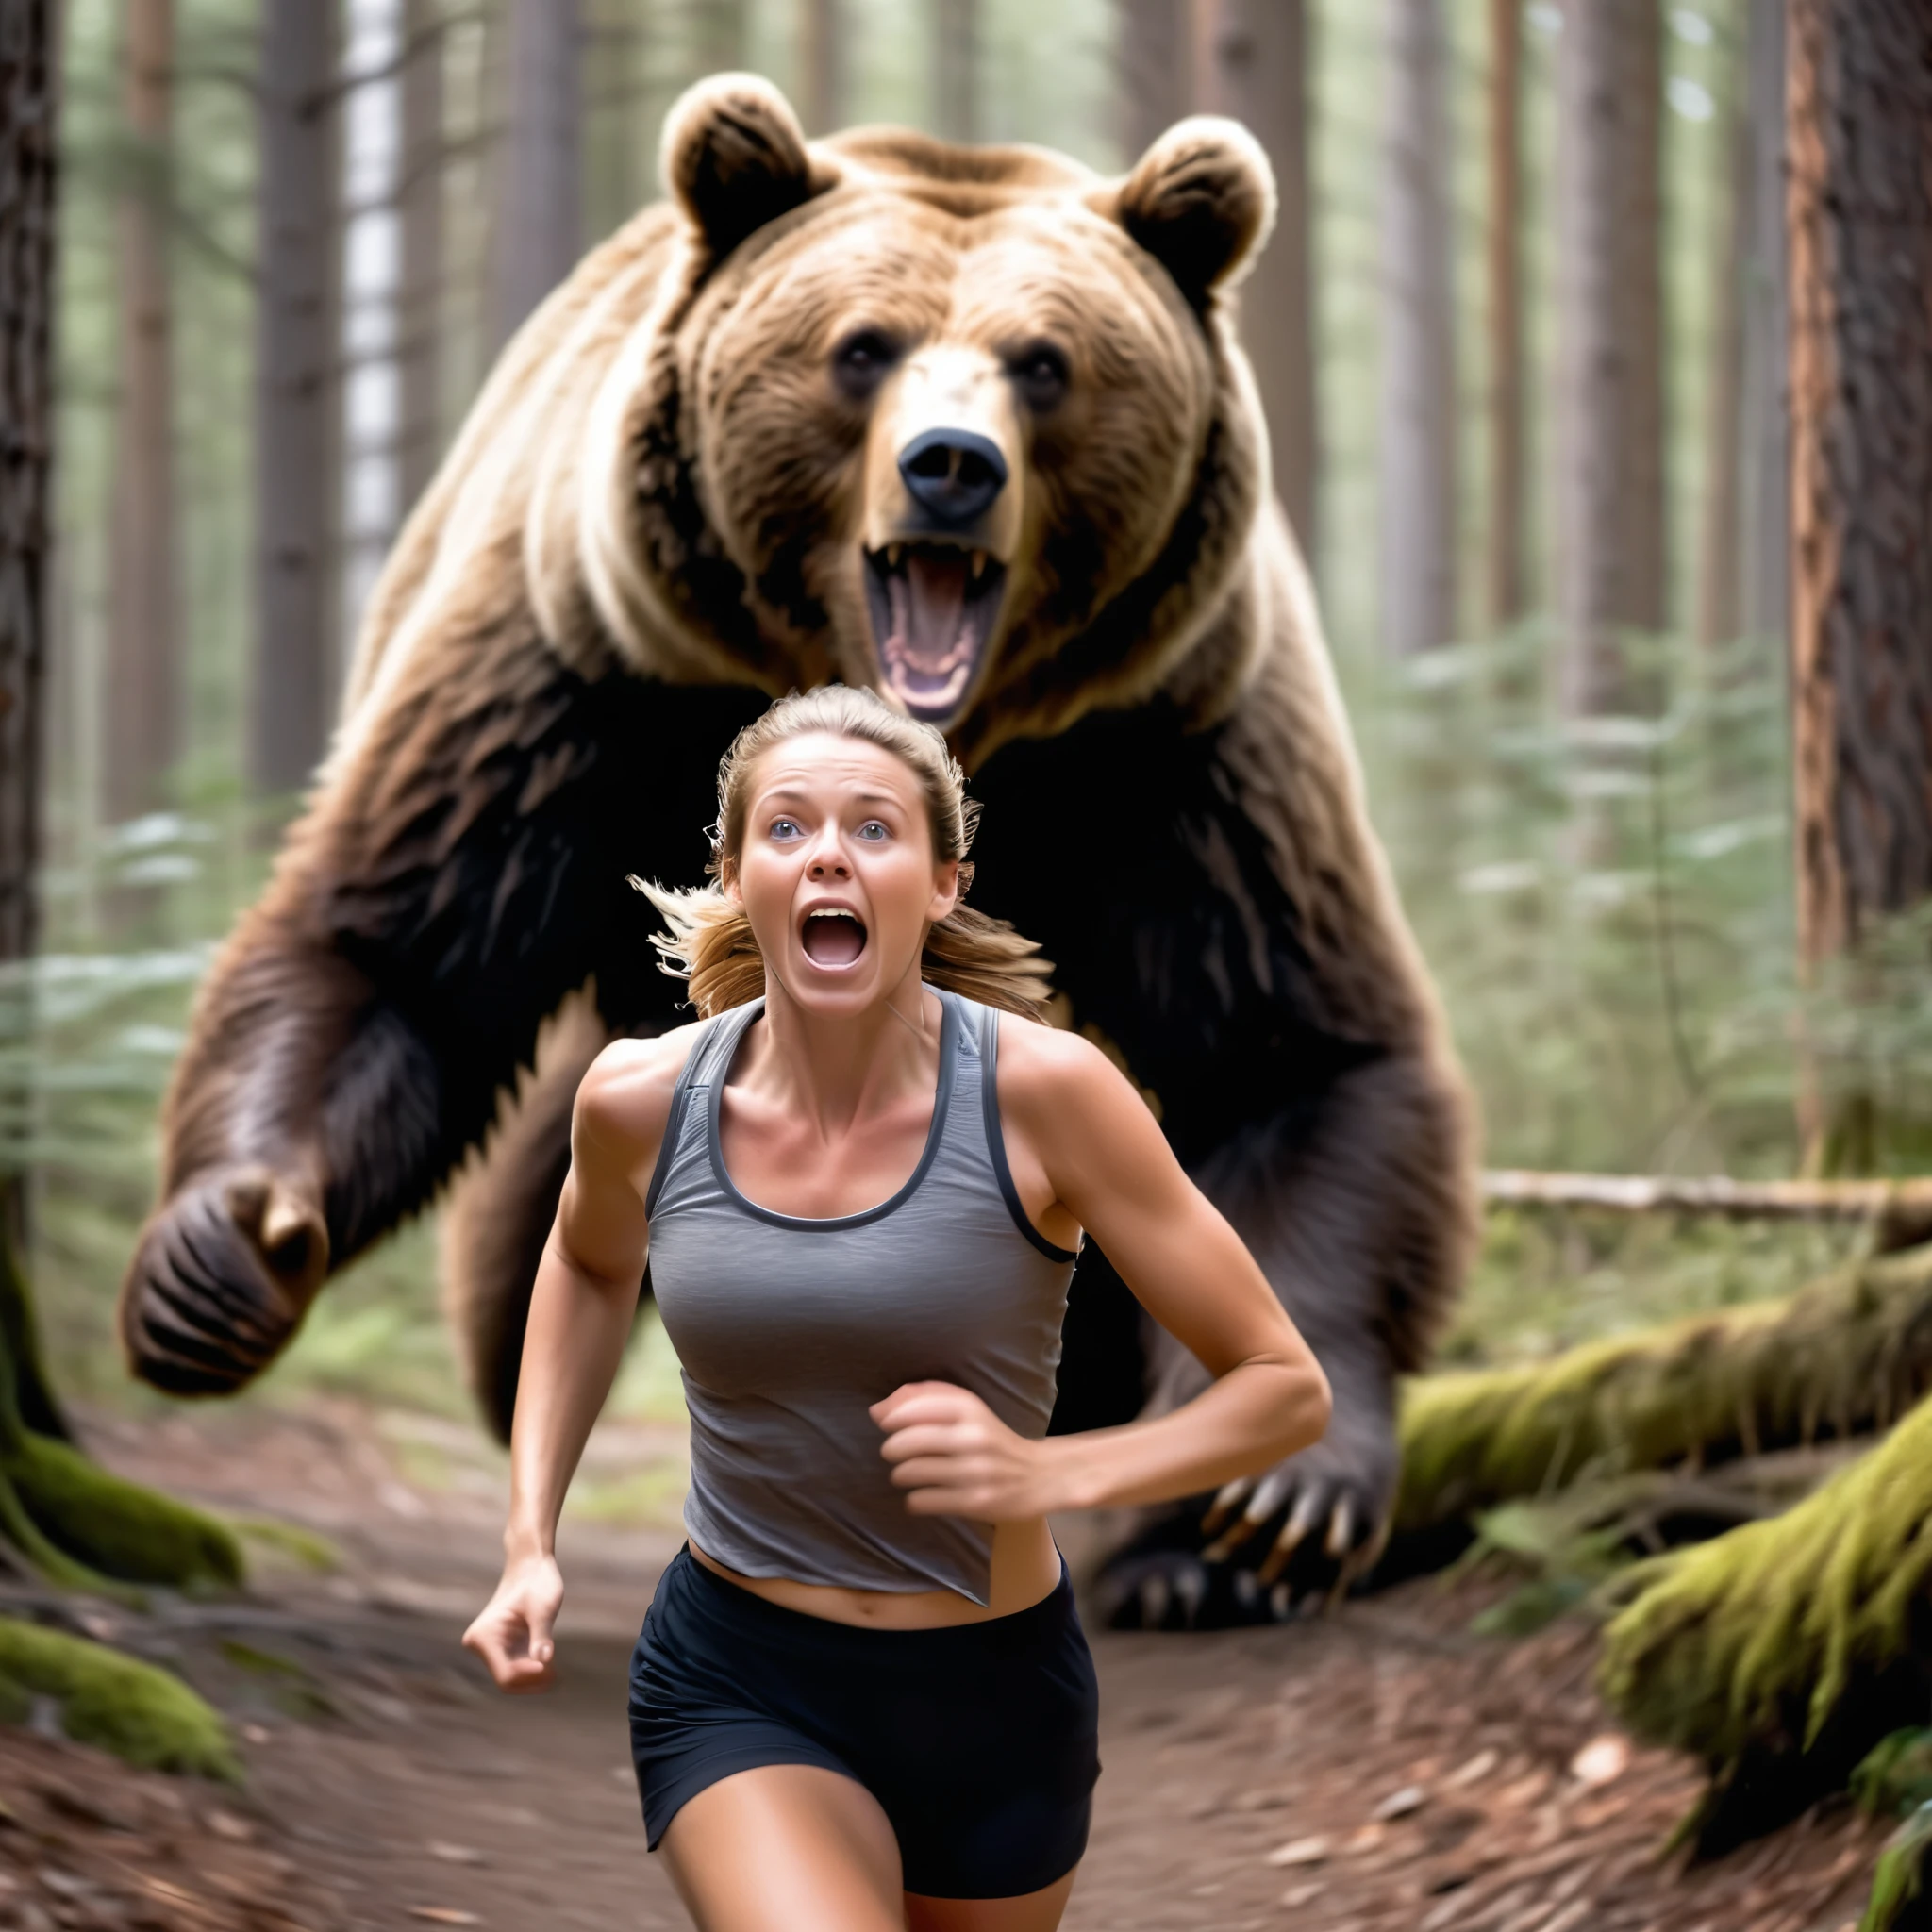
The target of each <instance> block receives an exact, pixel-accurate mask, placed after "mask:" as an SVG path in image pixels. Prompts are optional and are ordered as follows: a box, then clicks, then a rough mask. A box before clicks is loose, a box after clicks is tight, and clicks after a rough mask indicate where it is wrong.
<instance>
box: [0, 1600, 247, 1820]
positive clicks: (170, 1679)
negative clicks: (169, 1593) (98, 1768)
mask: <svg viewBox="0 0 1932 1932" xmlns="http://www.w3.org/2000/svg"><path fill="white" fill-rule="evenodd" d="M0 1680H5V1682H7V1683H8V1684H9V1685H12V1686H13V1687H15V1689H16V1690H17V1691H24V1692H26V1693H28V1694H29V1695H31V1696H37V1697H51V1698H54V1699H55V1700H56V1701H57V1702H58V1704H59V1706H60V1718H61V1726H62V1728H63V1729H64V1730H65V1731H66V1733H67V1735H68V1736H69V1737H70V1738H73V1739H74V1740H75V1741H76V1742H79V1743H83V1744H92V1745H95V1746H96V1747H98V1748H99V1749H101V1750H103V1751H111V1752H112V1753H113V1754H114V1756H115V1757H122V1758H125V1759H126V1761H127V1762H128V1763H129V1764H137V1765H141V1766H142V1767H144V1768H146V1769H148V1770H153V1771H174V1772H187V1773H192V1774H195V1775H198V1776H201V1777H212V1778H219V1779H221V1780H223V1781H224V1782H225V1783H229V1784H235V1783H239V1782H240V1781H241V1776H242V1767H241V1762H240V1760H239V1759H238V1758H237V1757H236V1755H235V1746H234V1742H233V1740H231V1739H230V1738H229V1736H228V1728H227V1726H226V1724H224V1723H223V1722H222V1719H221V1717H220V1716H219V1715H218V1714H217V1713H216V1712H215V1711H214V1710H213V1709H212V1708H211V1707H209V1706H208V1705H207V1704H206V1703H204V1702H203V1700H202V1699H201V1698H199V1697H197V1696H196V1695H195V1694H194V1692H193V1691H191V1690H190V1689H189V1688H188V1686H187V1685H186V1684H184V1683H182V1682H181V1680H180V1679H179V1678H178V1677H175V1676H171V1675H170V1674H168V1673H167V1672H166V1671H162V1670H158V1669H156V1667H155V1666H154V1665H152V1664H144V1663H141V1662H139V1661H138V1660H137V1659H135V1658H134V1657H125V1656H123V1655H122V1654H121V1652H119V1651H117V1650H110V1649H108V1646H107V1645H106V1644H102V1643H93V1642H90V1641H88V1640H87V1639H86V1638H83V1637H70V1636H67V1635H66V1634H65V1633H64V1632H61V1631H58V1630H45V1629H42V1628H41V1627H40V1626H39V1625H38V1624H24V1623H20V1622H18V1621H17V1620H15V1619H13V1618H6V1617H0Z"/></svg>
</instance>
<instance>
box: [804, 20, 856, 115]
mask: <svg viewBox="0 0 1932 1932" xmlns="http://www.w3.org/2000/svg"><path fill="white" fill-rule="evenodd" d="M845 58H846V46H845V11H844V8H843V7H842V6H841V4H840V0H801V5H800V7H799V9H798V71H799V74H800V75H802V76H803V79H804V86H803V89H802V90H801V92H802V93H803V101H802V103H801V105H802V106H803V108H804V110H805V131H806V132H807V133H808V134H833V133H836V132H837V131H838V130H839V129H840V128H841V127H842V126H843V125H845V85H846V74H845Z"/></svg>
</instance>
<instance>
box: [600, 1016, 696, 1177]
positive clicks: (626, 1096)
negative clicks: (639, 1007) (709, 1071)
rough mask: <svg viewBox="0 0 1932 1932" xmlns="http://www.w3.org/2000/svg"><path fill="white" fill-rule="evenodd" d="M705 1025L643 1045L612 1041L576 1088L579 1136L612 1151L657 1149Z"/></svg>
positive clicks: (642, 1042) (676, 1028)
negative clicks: (680, 1076) (680, 1082)
mask: <svg viewBox="0 0 1932 1932" xmlns="http://www.w3.org/2000/svg"><path fill="white" fill-rule="evenodd" d="M703 1031H704V1023H703V1022H702V1021H693V1022H692V1023H691V1024H690V1025H688V1026H674V1027H673V1028H672V1029H671V1031H670V1032H668V1033H658V1034H654V1035H653V1036H651V1037H650V1038H649V1039H643V1040H613V1041H611V1042H610V1044H609V1045H608V1046H607V1047H606V1048H605V1049H604V1051H603V1052H602V1053H600V1054H599V1055H598V1056H597V1058H595V1059H594V1060H592V1061H591V1066H590V1071H589V1072H588V1073H586V1074H585V1075H584V1077H583V1081H582V1084H581V1085H579V1087H578V1088H577V1104H576V1122H575V1131H576V1133H577V1134H578V1135H580V1136H589V1137H590V1138H591V1139H593V1140H595V1141H598V1142H600V1143H602V1144H604V1145H606V1146H608V1147H611V1148H613V1149H614V1148H618V1147H622V1148H625V1149H637V1148H640V1147H645V1146H650V1147H655V1146H656V1145H657V1144H658V1141H661V1140H662V1139H663V1138H664V1129H665V1126H666V1124H667V1123H668V1122H669V1120H670V1118H671V1100H672V1096H673V1094H674V1093H675V1091H676V1090H677V1080H678V1075H679V1074H682V1073H683V1072H684V1069H685V1066H686V1064H687V1062H688V1061H689V1060H690V1058H691V1052H692V1050H693V1048H695V1046H696V1045H697V1042H698V1037H699V1035H700V1034H701V1033H702V1032H703Z"/></svg>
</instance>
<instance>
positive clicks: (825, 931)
mask: <svg viewBox="0 0 1932 1932" xmlns="http://www.w3.org/2000/svg"><path fill="white" fill-rule="evenodd" d="M798 943H799V944H800V945H801V946H803V947H804V948H805V957H806V958H808V959H809V960H810V961H811V963H812V964H813V965H814V966H850V965H851V964H852V963H853V962H854V961H855V960H856V959H857V958H858V956H859V954H861V953H862V952H864V951H865V925H864V923H863V921H861V920H860V919H859V918H858V915H857V914H856V913H852V912H847V911H846V910H845V909H844V908H843V907H841V906H818V907H814V908H812V910H811V911H809V912H808V913H807V914H806V915H805V924H804V926H803V927H802V928H801V930H800V932H799V935H798Z"/></svg>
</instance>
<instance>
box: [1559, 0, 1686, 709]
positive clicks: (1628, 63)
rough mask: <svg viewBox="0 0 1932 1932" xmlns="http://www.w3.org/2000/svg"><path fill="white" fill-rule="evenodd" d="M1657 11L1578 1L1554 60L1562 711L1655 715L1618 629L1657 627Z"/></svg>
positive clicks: (1647, 5) (1660, 602)
mask: <svg viewBox="0 0 1932 1932" xmlns="http://www.w3.org/2000/svg"><path fill="white" fill-rule="evenodd" d="M1659 33H1660V29H1659V25H1658V9H1657V7H1656V6H1655V5H1653V4H1651V0H1568V5H1567V6H1566V7H1565V8H1564V14H1563V34H1562V39H1561V42H1560V43H1559V51H1558V55H1557V66H1558V95H1559V103H1558V105H1559V111H1560V122H1559V125H1560V126H1561V129H1562V143H1561V153H1560V166H1559V170H1558V176H1559V179H1558V196H1559V218H1558V221H1557V242H1558V247H1559V250H1560V268H1559V290H1558V310H1559V315H1558V322H1559V329H1560V333H1561V338H1562V376H1561V383H1562V400H1563V408H1562V419H1563V420H1562V452H1561V458H1560V475H1559V479H1558V485H1557V515H1558V519H1559V566H1560V573H1561V592H1560V599H1559V601H1560V605H1561V609H1562V615H1563V619H1564V625H1565V629H1566V631H1567V632H1568V638H1567V649H1566V656H1565V661H1564V675H1563V680H1562V687H1563V698H1564V704H1565V708H1566V709H1567V710H1568V711H1569V712H1570V713H1571V714H1572V715H1575V716H1588V715H1592V714H1597V713H1604V712H1618V711H1628V710H1641V709H1648V708H1652V706H1653V705H1654V702H1655V695H1654V693H1653V692H1651V691H1647V690H1645V689H1643V688H1641V685H1640V682H1639V681H1638V680H1637V679H1636V677H1635V676H1634V675H1633V673H1632V670H1631V667H1630V665H1629V663H1628V654H1627V653H1626V651H1625V650H1624V640H1623V637H1622V632H1623V631H1624V629H1625V628H1626V627H1627V628H1635V629H1640V630H1657V629H1661V628H1662V625H1663V621H1664V573H1663V512H1664V502H1663V392H1662V368H1663V341H1662V306H1661V298H1660V290H1659V281H1658V249H1657V214H1658V179H1657V145H1658V143H1657V137H1658V125H1657V117H1658V98H1659V94H1660V91H1661V90H1660V64H1659V63H1660V59H1661V52H1662V49H1661V45H1660V40H1659Z"/></svg>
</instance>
